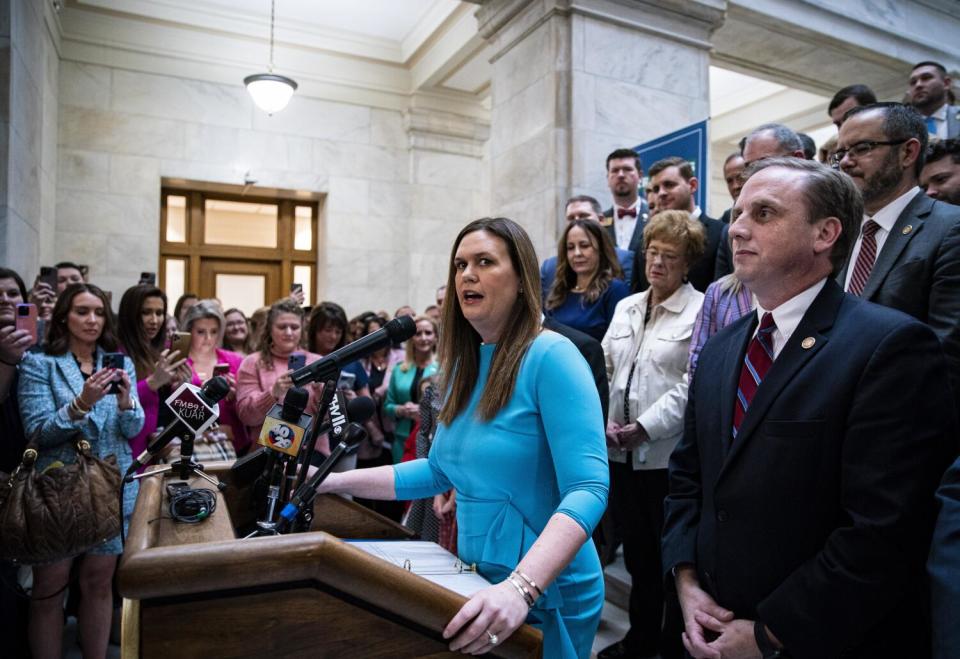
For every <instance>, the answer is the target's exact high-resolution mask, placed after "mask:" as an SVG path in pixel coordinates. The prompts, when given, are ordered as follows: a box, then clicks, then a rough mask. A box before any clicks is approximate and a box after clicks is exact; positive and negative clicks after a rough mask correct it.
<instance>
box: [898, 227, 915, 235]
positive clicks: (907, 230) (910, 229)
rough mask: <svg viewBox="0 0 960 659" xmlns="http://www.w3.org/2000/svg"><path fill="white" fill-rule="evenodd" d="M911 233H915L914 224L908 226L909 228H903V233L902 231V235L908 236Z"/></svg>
mask: <svg viewBox="0 0 960 659" xmlns="http://www.w3.org/2000/svg"><path fill="white" fill-rule="evenodd" d="M911 231H913V225H912V224H908V225H907V226H905V227H903V231H901V233H902V234H903V235H907V234H908V233H910V232H911Z"/></svg>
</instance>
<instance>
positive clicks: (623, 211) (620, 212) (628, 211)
mask: <svg viewBox="0 0 960 659" xmlns="http://www.w3.org/2000/svg"><path fill="white" fill-rule="evenodd" d="M624 215H629V216H630V217H633V218H636V217H637V209H636V208H618V209H617V218H618V219H619V218H621V217H623V216H624Z"/></svg>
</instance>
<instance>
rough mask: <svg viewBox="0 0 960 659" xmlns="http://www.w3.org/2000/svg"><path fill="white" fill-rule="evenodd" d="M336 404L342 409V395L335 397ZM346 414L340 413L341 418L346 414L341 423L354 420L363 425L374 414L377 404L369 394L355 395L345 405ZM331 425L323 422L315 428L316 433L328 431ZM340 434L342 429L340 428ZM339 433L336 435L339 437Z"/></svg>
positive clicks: (331, 407)
mask: <svg viewBox="0 0 960 659" xmlns="http://www.w3.org/2000/svg"><path fill="white" fill-rule="evenodd" d="M337 405H338V406H340V409H343V397H339V396H338V397H337ZM346 408H347V413H346V415H342V414H341V415H340V416H341V418H342V417H343V416H346V421H344V422H342V423H341V425H344V426H345V425H346V422H347V421H356V422H357V423H359V424H360V425H363V424H364V423H366V422H367V421H369V420H370V417H372V416H373V415H374V413H375V412H376V411H377V404H376V403H375V402H373V399H372V398H370V396H357V397H356V398H354V399H352V400H350V401H349V402H348V403H347V405H346ZM330 409H331V412H332V411H333V401H331V403H330ZM331 416H332V414H331ZM332 428H333V426H332V425H331V424H330V423H324V424H322V425H321V426H320V427H319V428H317V435H322V434H323V433H325V432H330V430H331V429H332ZM341 434H342V430H341ZM339 437H340V435H339V434H338V435H337V438H339Z"/></svg>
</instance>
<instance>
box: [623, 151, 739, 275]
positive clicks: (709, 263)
mask: <svg viewBox="0 0 960 659" xmlns="http://www.w3.org/2000/svg"><path fill="white" fill-rule="evenodd" d="M698 185H699V183H698V181H697V177H696V176H694V175H693V167H691V166H690V163H689V162H687V161H686V160H684V159H683V158H677V157H674V158H664V159H663V160H658V161H657V162H655V163H653V166H652V167H650V188H651V190H652V191H653V195H654V198H655V199H656V203H657V212H658V213H659V212H662V211H665V210H681V211H687V212H688V213H690V217H692V218H693V219H695V220H699V221H700V224H702V225H703V228H704V231H706V234H707V242H706V244H705V245H704V250H703V256H702V257H700V260H699V261H697V262H696V263H694V264H693V265H692V266H691V267H690V272H689V273H688V275H687V276H688V278H689V280H690V283H691V284H693V287H694V288H696V289H697V290H698V291H700V292H703V291H705V290H707V286H709V285H710V282H712V281H713V271H714V267H715V264H716V260H717V247H718V246H719V245H720V235H721V233H722V230H723V224H721V223H720V221H719V220H715V219H713V218H712V217H707V215H706V213H704V212H703V211H702V210H701V209H700V207H699V206H697V204H696V200H695V197H694V193H695V192H696V191H697V186H698ZM646 265H647V259H646V255H645V254H644V251H643V241H642V240H641V242H640V245H639V246H638V247H637V250H636V251H635V252H634V256H633V279H632V281H631V282H630V290H631V291H633V292H634V293H639V292H640V291H643V290H646V289H647V287H649V286H650V283H649V282H648V281H647V277H646V274H645V268H646Z"/></svg>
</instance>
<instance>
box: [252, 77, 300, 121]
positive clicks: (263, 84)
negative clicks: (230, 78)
mask: <svg viewBox="0 0 960 659" xmlns="http://www.w3.org/2000/svg"><path fill="white" fill-rule="evenodd" d="M243 84H244V85H246V87H247V91H248V92H250V96H251V97H252V98H253V102H254V103H256V105H257V107H258V108H260V109H261V110H263V111H264V112H266V113H267V114H273V113H274V112H279V111H280V110H282V109H283V108H285V107H287V103H289V102H290V97H292V96H293V92H294V91H295V90H296V89H297V83H296V82H294V81H293V80H291V79H290V78H288V77H286V76H281V75H276V74H275V73H257V74H256V75H252V76H247V77H246V78H244V79H243Z"/></svg>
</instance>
